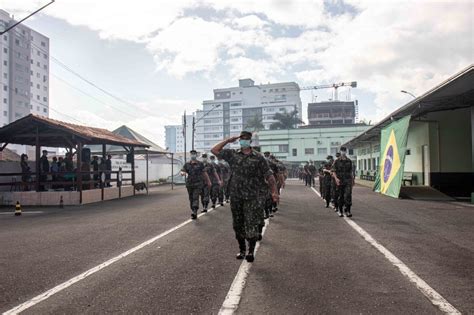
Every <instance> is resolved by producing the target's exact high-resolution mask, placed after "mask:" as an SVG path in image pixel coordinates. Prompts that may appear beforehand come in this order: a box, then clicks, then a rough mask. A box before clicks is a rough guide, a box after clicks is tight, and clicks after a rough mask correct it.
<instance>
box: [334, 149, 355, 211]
mask: <svg viewBox="0 0 474 315" xmlns="http://www.w3.org/2000/svg"><path fill="white" fill-rule="evenodd" d="M332 177H333V178H334V181H335V184H336V200H337V204H336V210H337V212H338V215H339V216H340V217H343V213H344V214H345V215H346V216H347V217H352V213H351V206H352V186H353V185H354V173H353V171H352V161H351V160H350V159H349V157H347V149H346V147H341V156H340V157H339V158H338V159H336V160H335V161H334V163H333V165H332Z"/></svg>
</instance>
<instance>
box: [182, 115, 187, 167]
mask: <svg viewBox="0 0 474 315" xmlns="http://www.w3.org/2000/svg"><path fill="white" fill-rule="evenodd" d="M183 137H184V163H186V161H187V160H186V150H187V149H186V111H184V116H183Z"/></svg>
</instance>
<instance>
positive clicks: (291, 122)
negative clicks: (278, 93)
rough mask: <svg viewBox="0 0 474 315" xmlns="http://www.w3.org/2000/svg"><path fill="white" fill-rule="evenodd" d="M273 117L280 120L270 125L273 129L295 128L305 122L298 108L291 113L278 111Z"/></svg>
mask: <svg viewBox="0 0 474 315" xmlns="http://www.w3.org/2000/svg"><path fill="white" fill-rule="evenodd" d="M273 119H275V120H278V121H277V122H274V123H272V124H271V125H270V129H271V130H275V129H295V128H296V126H297V125H299V124H304V122H303V121H302V120H301V119H299V117H298V111H297V110H294V111H292V112H291V113H288V112H287V111H285V112H284V113H276V114H275V116H273Z"/></svg>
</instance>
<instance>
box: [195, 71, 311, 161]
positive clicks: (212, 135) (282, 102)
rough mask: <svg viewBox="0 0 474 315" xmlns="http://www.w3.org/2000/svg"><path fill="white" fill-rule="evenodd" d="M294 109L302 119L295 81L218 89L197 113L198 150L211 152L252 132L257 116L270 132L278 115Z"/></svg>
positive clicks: (245, 82)
mask: <svg viewBox="0 0 474 315" xmlns="http://www.w3.org/2000/svg"><path fill="white" fill-rule="evenodd" d="M293 110H297V111H298V116H299V118H300V119H301V117H302V103H301V98H300V89H299V86H298V84H297V83H295V82H284V83H272V84H270V83H269V84H260V85H255V83H254V81H253V80H251V79H243V80H239V86H238V87H231V88H224V89H215V90H214V99H213V100H207V101H204V102H203V109H202V110H199V111H197V112H196V122H197V123H196V135H195V148H196V150H199V151H201V152H208V151H210V149H211V148H212V147H213V146H214V145H215V144H216V143H218V142H219V141H221V140H223V139H225V138H228V137H230V136H234V135H238V134H239V133H240V132H241V131H242V130H245V129H248V122H249V121H250V120H253V119H255V117H257V118H258V119H261V121H262V124H263V127H264V129H270V125H271V124H272V123H273V122H275V120H274V119H273V117H274V115H275V114H276V113H284V112H291V111H293ZM235 146H237V145H231V147H235Z"/></svg>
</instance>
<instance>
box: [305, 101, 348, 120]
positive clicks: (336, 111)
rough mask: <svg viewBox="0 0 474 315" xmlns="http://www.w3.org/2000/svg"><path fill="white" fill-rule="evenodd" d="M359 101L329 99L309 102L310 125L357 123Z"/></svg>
mask: <svg viewBox="0 0 474 315" xmlns="http://www.w3.org/2000/svg"><path fill="white" fill-rule="evenodd" d="M356 116H357V101H348V102H343V101H327V102H318V103H309V104H308V120H309V124H310V125H351V124H355V123H356Z"/></svg>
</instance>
